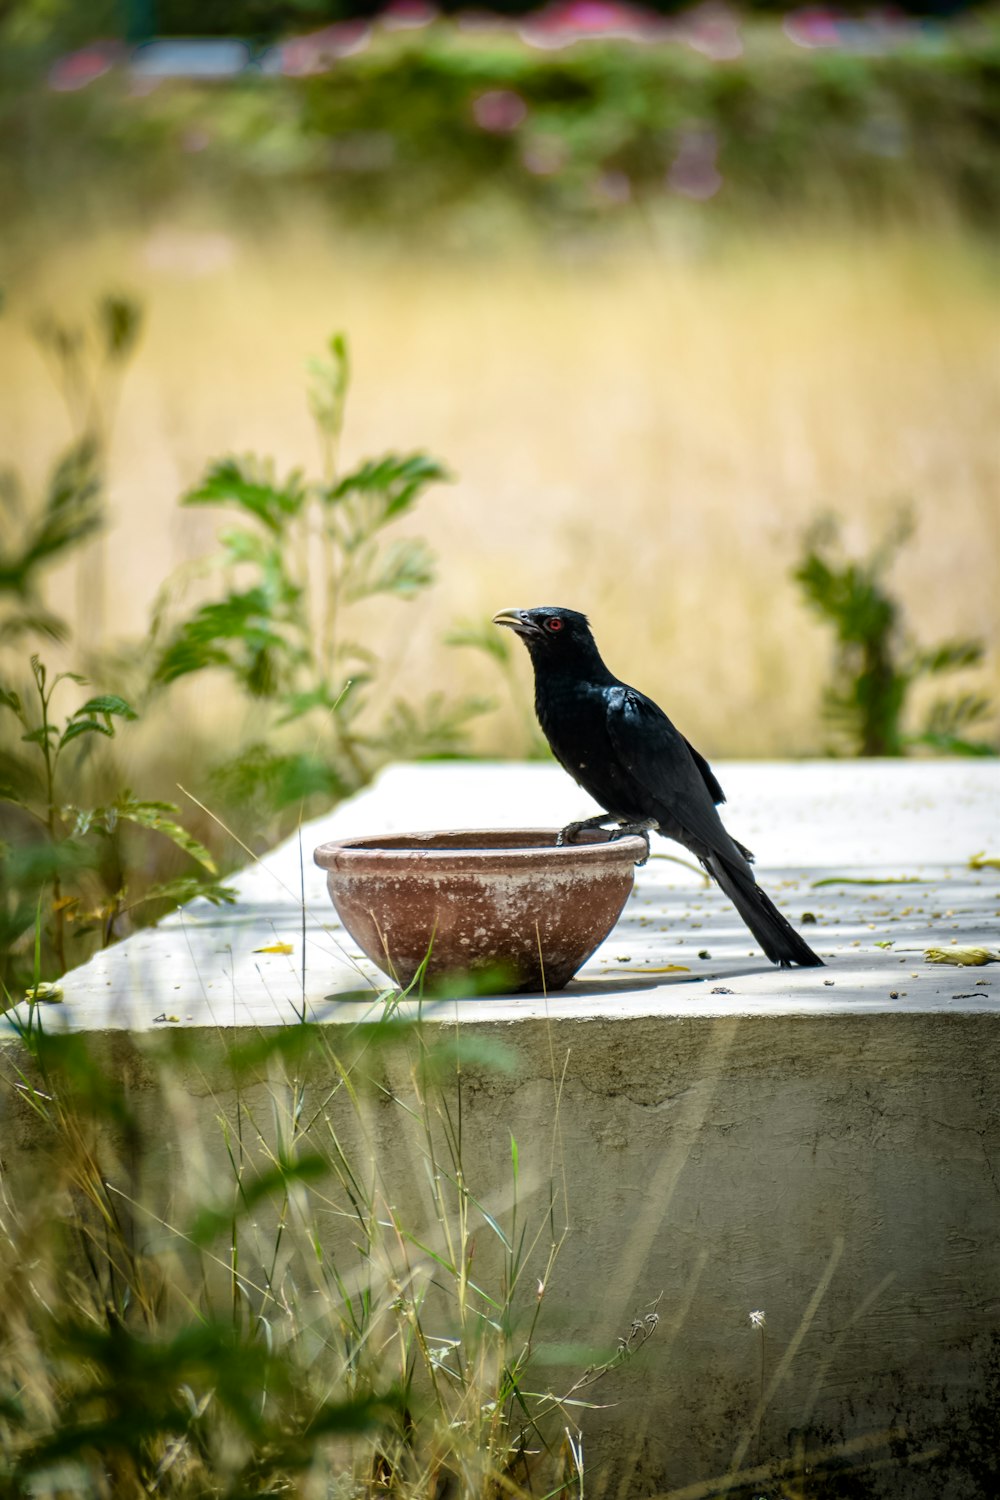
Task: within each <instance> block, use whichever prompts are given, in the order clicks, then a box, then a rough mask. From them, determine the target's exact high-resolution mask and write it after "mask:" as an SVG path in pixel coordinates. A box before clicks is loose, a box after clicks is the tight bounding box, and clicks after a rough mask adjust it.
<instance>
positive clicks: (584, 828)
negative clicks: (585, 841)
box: [556, 813, 613, 849]
mask: <svg viewBox="0 0 1000 1500" xmlns="http://www.w3.org/2000/svg"><path fill="white" fill-rule="evenodd" d="M612 821H613V820H612V819H611V818H610V817H609V816H608V814H607V813H602V814H601V815H600V817H596V818H581V820H580V822H579V823H567V824H566V827H565V828H563V829H561V830H560V831H559V833H558V834H557V835H556V847H557V848H559V849H561V848H562V847H563V845H565V844H575V843H576V842H577V840H578V839H579V837H580V834H581V833H590V831H591V830H592V829H594V828H603V827H604V824H605V823H610V822H612Z"/></svg>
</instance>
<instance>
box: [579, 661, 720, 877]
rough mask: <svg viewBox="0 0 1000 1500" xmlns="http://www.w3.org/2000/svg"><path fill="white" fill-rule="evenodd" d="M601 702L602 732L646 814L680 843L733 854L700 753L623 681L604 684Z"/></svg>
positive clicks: (660, 710)
mask: <svg viewBox="0 0 1000 1500" xmlns="http://www.w3.org/2000/svg"><path fill="white" fill-rule="evenodd" d="M606 702H607V725H608V737H609V739H610V741H611V745H612V748H613V749H614V752H615V755H616V756H617V758H618V761H619V764H620V766H621V768H622V770H623V771H624V772H625V773H626V775H627V776H628V778H629V780H630V782H631V783H632V786H633V788H634V791H635V796H636V801H637V802H639V803H641V805H642V806H643V807H647V806H648V808H649V816H650V817H656V818H658V820H659V821H661V822H662V824H663V825H664V832H669V833H670V836H671V837H676V836H677V833H679V834H680V835H681V841H682V842H684V843H688V842H690V843H691V844H692V845H695V846H697V845H704V846H705V847H706V848H707V849H708V850H711V851H713V852H720V853H725V854H727V855H735V856H736V858H737V859H739V855H738V854H737V851H736V849H735V846H734V845H733V841H732V839H731V838H730V836H729V834H728V833H727V832H726V830H725V828H724V827H723V825H722V820H721V818H720V817H719V814H718V813H717V812H716V810H715V793H716V792H718V791H721V788H720V787H719V784H718V782H717V781H716V780H715V777H714V776H711V772H709V776H711V782H710V781H709V780H708V777H706V776H705V774H704V771H703V770H702V765H701V764H699V762H700V760H701V758H700V757H699V758H698V759H697V760H696V759H695V757H694V755H693V754H692V751H691V747H690V746H689V744H688V742H687V740H686V739H685V738H684V736H683V735H682V734H681V733H680V731H679V730H678V729H675V728H674V726H673V724H671V722H670V720H669V719H668V718H667V716H666V714H665V713H664V712H663V710H662V709H661V708H658V707H657V706H656V704H655V703H653V702H652V700H651V699H649V698H647V697H645V695H644V694H642V693H639V692H637V691H636V690H635V688H630V687H624V686H620V687H613V688H610V689H609V690H608V692H607V695H606ZM713 783H714V785H713ZM672 828H673V829H676V830H677V833H674V832H671V829H672Z"/></svg>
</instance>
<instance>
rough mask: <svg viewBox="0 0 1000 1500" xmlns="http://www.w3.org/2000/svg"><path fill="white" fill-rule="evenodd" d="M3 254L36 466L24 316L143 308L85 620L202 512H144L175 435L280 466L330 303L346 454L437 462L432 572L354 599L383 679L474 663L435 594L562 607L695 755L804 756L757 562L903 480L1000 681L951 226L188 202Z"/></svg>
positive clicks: (992, 348)
mask: <svg viewBox="0 0 1000 1500" xmlns="http://www.w3.org/2000/svg"><path fill="white" fill-rule="evenodd" d="M6 280H7V286H8V296H9V313H8V316H7V318H6V319H5V328H4V340H5V344H6V354H5V357H4V360H3V367H2V369H0V452H2V453H3V454H4V456H5V457H7V458H9V459H11V460H13V461H15V462H16V463H18V464H19V465H20V466H21V467H23V468H25V469H26V470H27V471H28V472H29V473H32V474H35V475H38V474H40V473H41V472H42V470H43V468H44V463H45V461H46V459H47V458H48V457H49V456H50V455H51V453H52V452H53V449H54V446H55V444H56V443H57V442H58V441H59V440H60V439H61V437H62V435H63V428H62V423H61V414H60V413H59V411H58V407H57V403H56V400H55V398H54V396H53V395H52V393H51V390H50V388H49V385H48V382H47V377H46V375H45V372H44V370H43V368H42V365H41V362H40V360H39V357H38V355H37V352H36V351H35V350H34V349H33V347H32V345H31V343H30V340H29V337H28V334H27V328H28V323H29V319H30V315H31V313H32V311H34V310H37V309H40V308H42V307H44V306H48V305H55V306H58V307H59V308H61V309H62V310H63V312H64V313H66V314H68V313H69V312H71V311H73V312H77V311H78V312H82V311H83V310H84V309H85V308H86V306H87V304H88V302H89V301H90V300H91V299H92V297H93V295H95V294H96V293H98V292H99V291H101V290H103V289H105V288H124V289H128V290H133V291H135V292H136V293H137V294H138V295H140V296H141V297H142V299H143V300H144V301H145V303H146V307H147V313H148V328H147V333H146V336H145V339H144V342H143V345H142V348H141V350H140V354H139V357H138V360H137V362H136V365H135V367H134V370H133V372H132V374H131V376H130V378H129V383H128V386H127V389H126V392H125V397H124V401H123V405H122V409H121V413H120V419H119V425H118V429H117V435H116V439H115V445H114V473H113V504H114V526H113V530H112V532H111V534H110V537H109V539H108V541H107V544H106V545H107V572H108V576H109V578H110V579H111V580H112V587H111V588H110V589H109V598H108V600H107V601H106V604H105V616H106V618H105V629H106V630H107V631H108V632H109V633H110V634H121V633H124V632H128V633H133V634H138V633H141V632H142V631H143V630H144V628H145V623H146V620H147V613H148V608H149V604H150V601H151V599H152V597H153V594H154V592H155V590H156V588H157V587H158V585H159V584H160V583H161V582H162V580H163V578H164V576H165V574H166V573H167V572H168V571H169V569H170V568H171V567H172V566H174V565H176V564H179V563H181V562H182V561H184V560H185V559H188V558H190V557H192V556H194V555H197V554H198V553H199V552H201V551H204V550H205V549H206V548H208V547H210V545H211V541H212V537H213V535H214V530H215V525H216V518H215V517H213V516H212V515H210V514H203V513H197V514H195V513H192V512H190V511H179V510H178V509H177V506H176V499H177V496H178V494H179V493H180V492H181V491H182V490H183V488H184V487H185V486H186V485H187V484H189V483H190V482H192V481H193V480H194V479H195V478H196V476H197V475H198V474H199V472H200V470H201V468H202V466H203V464H204V462H205V461H206V460H207V459H208V458H210V457H212V456H216V455H220V454H222V453H224V452H226V451H232V450H237V451H242V450H248V449H256V450H258V451H262V452H272V453H274V454H275V455H277V457H278V459H279V462H280V463H281V464H282V465H289V466H291V465H295V464H304V465H313V463H314V453H313V437H312V433H311V429H310V424H309V418H308V414H307V412H306V408H305V404H304V401H303V379H302V372H303V366H304V363H305V360H306V359H307V357H308V356H309V355H310V354H311V353H313V352H314V351H317V350H318V349H319V347H320V345H321V343H322V341H323V340H324V338H325V336H326V335H327V334H328V333H329V332H330V331H331V330H332V329H334V328H342V329H344V330H346V331H347V333H348V334H349V336H350V339H351V342H352V346H353V351H354V365H355V378H354V390H353V399H352V404H351V410H350V412H349V419H348V434H347V444H346V454H345V456H346V457H347V458H351V457H353V456H358V455H361V454H365V453H368V452H371V451H377V450H380V449H383V448H385V447H389V446H392V447H397V448H402V447H408V446H423V447H426V448H427V449H429V450H430V451H431V452H433V453H434V454H435V455H436V456H438V457H441V458H443V459H444V460H445V461H446V462H447V463H448V464H449V466H450V467H451V468H452V470H453V472H454V473H455V475H456V480H457V482H456V484H455V485H454V487H453V488H450V489H448V490H442V491H440V492H439V493H438V494H437V496H436V497H433V498H431V499H429V500H428V501H427V502H426V503H425V506H424V509H423V511H422V513H421V515H420V517H419V518H418V523H417V524H418V526H419V529H420V530H421V532H422V533H423V534H424V535H425V536H426V537H427V538H428V540H429V541H430V542H431V543H432V545H433V547H434V548H435V550H436V551H437V553H438V555H439V558H440V583H439V585H438V587H437V588H436V590H435V591H434V592H433V593H432V595H431V596H429V599H428V601H427V602H426V603H424V604H421V605H418V606H414V607H413V608H412V609H410V608H406V607H404V606H398V605H395V604H390V605H387V606H386V607H385V609H384V611H383V612H382V614H381V616H380V617H379V616H376V617H372V618H371V619H370V620H369V621H368V627H369V628H370V631H371V634H372V636H373V637H374V638H376V639H377V640H379V641H380V642H381V644H382V645H383V646H384V647H385V649H386V650H387V652H388V654H389V657H390V660H392V661H393V662H394V663H395V664H396V666H397V669H398V687H399V690H400V691H407V690H408V689H410V688H412V687H413V685H414V683H415V682H416V681H417V680H418V679H419V680H420V682H421V684H422V685H423V684H426V685H427V686H437V685H442V684H444V685H449V686H455V687H457V686H459V685H461V686H463V687H466V688H468V687H470V686H476V685H477V678H478V677H481V676H482V665H481V663H480V662H478V661H477V660H475V659H474V658H473V657H471V656H469V655H464V656H463V655H461V654H456V653H454V652H449V651H446V650H445V649H444V647H443V646H441V644H440V641H441V637H442V636H443V634H444V633H445V631H446V630H447V628H448V627H449V626H450V625H452V624H453V623H454V622H455V620H456V619H457V618H458V617H479V618H481V617H483V616H486V615H488V614H490V613H492V612H493V611H494V610H496V609H497V608H500V607H502V606H505V605H510V604H529V605H530V604H538V603H545V602H554V603H562V604H569V605H575V606H577V607H581V608H584V609H586V610H587V611H588V613H589V614H590V615H591V617H592V619H593V621H594V624H595V627H596V630H597V633H598V637H599V640H600V641H601V643H602V645H603V647H604V649H605V655H606V656H607V657H608V659H609V662H610V663H611V665H612V666H613V667H614V668H615V669H616V670H618V671H619V672H621V673H622V674H623V675H625V676H627V677H629V678H630V679H631V680H633V681H635V682H637V683H639V684H640V685H642V686H644V687H645V688H646V689H647V690H648V691H650V692H651V693H652V694H653V695H654V696H656V697H657V698H658V699H659V700H660V701H661V702H663V703H664V705H665V706H667V707H668V708H669V710H670V711H671V712H672V714H673V716H674V717H675V718H676V719H677V720H678V722H679V723H680V724H681V725H682V727H683V728H684V729H685V731H686V732H687V733H688V734H689V735H690V736H691V737H692V738H694V739H695V740H696V741H697V742H699V743H700V744H701V745H702V746H703V747H704V748H705V749H706V751H707V752H708V753H711V754H727V755H741V754H742V755H764V754H780V753H791V754H797V753H808V752H810V751H815V750H817V749H819V748H821V746H822V743H823V732H822V728H821V726H820V723H819V713H818V702H819V694H818V681H817V679H818V678H819V677H820V676H822V674H823V672H824V670H825V662H826V649H827V641H826V639H825V637H824V636H823V634H822V632H821V631H820V629H819V628H818V627H817V626H816V625H815V624H814V623H813V622H812V621H811V620H810V619H809V618H808V617H807V615H806V614H805V612H804V610H803V608H802V606H801V604H800V602H799V600H798V598H797V595H796V592H795V589H794V586H793V585H792V584H791V583H790V581H789V578H788V570H789V566H790V564H791V562H792V560H793V558H794V556H795V555H796V550H797V546H798V540H799V537H800V535H801V532H802V529H803V528H804V526H805V525H806V524H807V523H808V522H809V521H810V520H811V519H813V518H814V517H815V515H816V514H817V512H819V511H821V510H824V509H829V508H832V509H836V510H837V511H839V512H840V513H841V514H842V515H843V516H844V517H845V518H846V520H847V522H848V530H847V535H848V538H849V540H850V541H851V542H852V544H857V545H858V546H863V545H866V544H868V543H870V542H871V540H872V539H873V538H874V536H876V535H877V534H878V532H879V531H880V529H881V527H882V525H883V524H884V522H885V521H886V519H887V518H888V517H889V515H890V514H891V513H892V511H893V509H894V507H895V506H896V505H897V504H898V503H899V502H900V501H903V500H905V501H909V502H910V503H911V504H912V506H913V509H914V511H915V514H916V517H917V521H918V533H917V538H916V541H915V542H914V543H913V544H912V545H911V546H910V548H909V549H908V551H907V552H906V554H905V556H904V557H903V559H902V560H901V562H900V564H899V566H898V569H897V572H896V574H895V581H896V583H897V586H898V590H899V593H900V595H901V597H902V599H903V601H904V603H905V605H906V607H907V609H908V614H909V618H910V621H911V623H912V625H913V627H914V629H915V630H916V631H917V632H918V633H919V634H920V635H921V636H922V637H924V638H926V639H932V638H936V637H939V636H942V635H945V634H952V633H963V634H974V635H981V636H983V637H985V638H986V639H987V640H988V642H989V644H990V646H991V648H992V680H991V682H990V683H989V684H988V686H989V687H990V688H992V690H993V692H994V693H996V691H997V688H998V686H1000V678H998V665H997V661H998V654H997V649H996V648H997V646H998V644H1000V641H998V620H997V611H996V599H997V597H998V595H1000V506H998V501H997V496H998V493H1000V485H998V479H1000V445H998V444H997V440H996V434H997V430H998V412H997V397H998V393H1000V344H998V341H997V338H996V328H997V279H996V269H995V264H992V265H991V263H990V261H989V260H988V259H987V257H986V254H985V252H984V251H982V250H981V249H980V248H979V247H977V246H976V245H975V244H974V243H971V242H969V241H967V240H962V239H959V238H955V237H951V236H949V235H947V234H945V233H941V234H940V235H938V236H936V237H935V236H930V237H926V236H925V237H924V238H923V239H921V240H919V241H918V240H917V239H916V238H915V237H914V236H912V235H911V236H906V235H904V234H902V233H898V234H891V233H888V232H885V231H883V232H880V233H877V234H876V233H873V234H870V235H866V236H862V235H860V234H857V235H854V236H852V237H846V236H844V235H838V236H835V237H832V236H821V235H815V236H811V237H810V236H802V237H799V238H796V237H794V236H793V235H791V234H787V233H786V234H785V235H784V236H783V237H781V238H779V237H778V236H777V235H776V234H775V235H771V236H768V235H764V234H762V235H761V236H760V237H759V238H745V237H744V238H734V237H732V236H731V237H730V238H729V239H728V240H726V241H725V242H724V243H722V244H713V245H710V244H707V243H699V242H697V241H696V240H692V239H691V238H690V237H687V238H681V237H678V236H677V234H676V233H675V232H671V233H670V234H669V235H668V234H666V233H665V232H660V231H658V229H657V226H655V225H651V224H646V225H645V226H642V227H641V228H640V229H635V230H634V231H633V234H632V237H631V238H628V239H627V240H626V241H623V242H622V243H620V244H619V245H618V246H617V248H616V249H615V250H614V251H605V252H603V253H601V254H599V255H598V254H590V255H583V254H580V255H577V256H575V257H574V256H572V255H570V254H567V253H566V252H565V251H563V252H556V251H553V253H552V254H551V255H550V256H543V255H541V254H540V253H538V252H535V253H531V252H529V251H527V250H523V251H522V252H520V253H517V254H515V253H506V254H504V255H503V256H499V255H498V256H497V258H495V259H492V260H482V259H478V260H477V259H474V258H470V257H468V256H465V257H462V256H457V255H456V256H455V257H454V258H453V259H451V260H444V259H441V260H438V261H430V260H428V259H421V258H420V257H419V256H418V255H417V254H416V253H412V254H411V253H410V252H409V251H408V250H407V247H406V246H404V245H394V246H387V247H384V248H383V249H382V250H379V251H377V252H376V251H375V250H372V249H367V250H363V249H360V248H358V247H357V246H351V245H346V244H344V243H342V242H339V241H338V240H337V239H336V237H334V236H333V234H332V232H331V231H330V230H328V229H324V228H323V226H321V225H320V223H319V222H318V221H312V222H311V221H309V220H308V219H305V220H303V219H301V218H300V219H298V220H297V221H296V222H295V224H294V225H292V226H290V227H287V228H278V227H275V228H272V229H271V230H270V231H268V232H267V233H266V234H263V235H260V236H258V237H256V238H254V237H251V236H249V235H247V234H241V233H240V232H238V231H237V230H235V229H234V228H232V227H231V226H227V225H225V224H220V223H219V222H218V221H217V220H213V219H212V218H211V216H210V215H208V214H203V215H202V216H201V217H200V218H198V219H195V218H194V217H192V218H190V219H189V220H188V221H186V222H181V221H178V222H177V223H174V224H166V223H164V224H161V225H157V226H151V227H149V229H148V230H147V231H145V232H144V233H142V234H138V233H135V232H130V233H128V234H125V233H115V232H112V231H105V232H103V233H101V234H95V235H94V236H92V237H86V236H84V237H83V238H82V239H81V241H80V242H77V243H73V244H65V243H64V244H62V245H61V246H59V247H56V248H51V249H48V250H47V251H45V253H43V254H39V255H38V256H37V257H36V258H35V259H34V260H33V261H32V262H31V263H30V265H29V263H28V262H27V261H25V260H24V259H21V260H20V263H19V264H18V265H17V266H16V267H14V268H13V269H12V270H11V272H10V274H9V275H8V276H7V278H6ZM72 586H73V580H72V579H71V578H64V579H63V580H62V581H61V582H60V584H59V587H60V588H61V589H62V590H63V591H66V590H68V589H69V588H71V587H72ZM78 614H79V610H78ZM525 673H526V664H525ZM490 686H492V683H491V684H490ZM202 691H203V692H205V691H209V690H202ZM519 736H520V729H519V727H518V720H517V718H516V716H515V715H514V714H513V713H512V712H509V711H505V712H504V713H503V714H502V715H500V716H494V717H492V718H491V719H488V720H485V721H483V723H482V725H481V728H480V731H479V737H480V744H481V747H483V748H491V749H517V748H518V746H519Z"/></svg>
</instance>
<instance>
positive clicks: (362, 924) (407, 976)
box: [314, 828, 646, 994]
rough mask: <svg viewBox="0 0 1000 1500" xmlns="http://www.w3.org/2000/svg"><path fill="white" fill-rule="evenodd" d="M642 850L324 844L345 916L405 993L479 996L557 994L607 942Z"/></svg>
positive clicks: (545, 838)
mask: <svg viewBox="0 0 1000 1500" xmlns="http://www.w3.org/2000/svg"><path fill="white" fill-rule="evenodd" d="M645 853H646V847H645V844H644V843H643V841H642V839H639V838H635V837H629V838H623V839H615V840H613V841H612V840H610V839H609V836H608V834H606V833H604V832H602V831H600V830H597V831H594V832H588V833H585V834H584V835H583V836H582V841H581V842H580V843H578V844H572V845H567V846H566V847H564V848H559V847H557V846H556V833H555V831H554V830H553V829H545V828H517V829H478V828H477V829H462V830H449V831H446V832H441V833H395V834H382V835H377V836H374V837H370V838H352V839H343V840H341V841H340V842H338V843H332V844H322V845H320V847H319V848H318V849H317V850H316V853H315V856H314V857H315V860H316V863H317V864H318V865H319V866H320V868H321V869H324V870H326V872H327V877H326V883H327V888H328V890H329V892H330V897H331V900H332V901H333V904H334V906H335V907H336V909H337V914H338V916H339V917H340V920H341V921H342V922H343V924H344V926H345V927H346V929H347V931H348V932H349V933H350V934H351V937H353V938H354V941H355V942H356V943H357V944H358V946H359V947H360V948H362V949H363V951H364V952H365V953H366V954H367V955H368V957H369V958H370V959H371V960H372V961H373V963H376V964H377V965H378V966H379V968H380V969H382V970H383V972H384V973H386V974H388V975H389V977H390V978H391V979H392V980H393V981H394V982H395V983H396V984H398V985H400V987H401V988H404V989H405V988H406V987H407V986H408V985H409V984H410V983H411V982H412V981H413V979H414V977H415V975H416V974H417V971H418V969H419V968H420V965H421V964H422V963H423V962H424V959H425V958H427V955H428V953H429V954H430V957H429V958H427V968H426V971H425V978H426V979H427V980H429V981H431V982H432V983H434V982H437V983H438V984H440V981H441V980H444V979H449V978H451V979H455V978H461V976H466V977H467V978H468V979H469V980H470V988H471V989H472V990H473V991H474V992H476V993H493V994H510V993H514V992H516V991H520V990H542V989H544V990H560V989H562V987H563V985H565V984H568V983H569V981H570V979H572V977H573V975H574V974H575V973H576V971H577V969H579V968H580V966H581V965H582V964H584V963H585V962H586V960H587V959H588V958H589V957H590V955H591V954H592V953H593V951H594V949H595V948H596V947H598V945H599V944H600V943H602V942H603V941H604V939H605V938H606V937H607V935H608V933H609V932H610V931H611V929H612V927H613V926H614V925H615V923H616V922H617V920H618V918H619V916H620V915H621V911H622V907H623V906H624V905H625V902H626V901H627V899H628V895H629V892H630V891H631V889H632V885H633V882H634V878H635V863H636V861H637V860H639V859H642V858H643V856H644V855H645Z"/></svg>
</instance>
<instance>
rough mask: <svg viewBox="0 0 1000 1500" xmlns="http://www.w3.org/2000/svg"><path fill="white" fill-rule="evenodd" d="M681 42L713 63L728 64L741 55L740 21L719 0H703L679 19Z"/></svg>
mask: <svg viewBox="0 0 1000 1500" xmlns="http://www.w3.org/2000/svg"><path fill="white" fill-rule="evenodd" d="M681 24H682V26H683V30H684V40H685V41H686V42H687V44H688V46H689V47H693V48H694V50H695V51H696V52H701V53H702V54H703V55H704V56H705V57H710V58H711V59H712V61H713V62H731V61H732V60H733V59H734V58H737V57H742V56H743V37H742V36H741V34H740V23H739V18H738V17H737V16H736V14H735V13H734V12H733V11H731V10H730V9H729V6H728V5H723V4H720V3H719V0H706V3H705V4H704V5H697V6H695V8H694V10H690V11H688V12H687V14H686V15H685V16H684V17H683V18H682V23H681Z"/></svg>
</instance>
